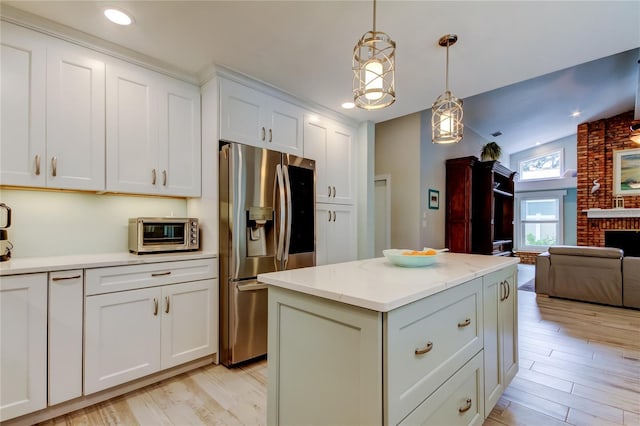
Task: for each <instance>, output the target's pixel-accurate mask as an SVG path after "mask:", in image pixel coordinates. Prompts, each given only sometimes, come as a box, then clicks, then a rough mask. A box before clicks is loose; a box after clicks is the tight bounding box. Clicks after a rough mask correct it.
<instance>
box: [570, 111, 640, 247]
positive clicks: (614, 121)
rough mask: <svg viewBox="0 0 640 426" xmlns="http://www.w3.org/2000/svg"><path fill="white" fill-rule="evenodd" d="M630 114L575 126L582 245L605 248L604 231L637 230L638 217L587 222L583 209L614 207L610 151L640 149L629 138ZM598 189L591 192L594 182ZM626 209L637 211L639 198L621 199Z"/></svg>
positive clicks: (579, 230) (638, 227)
mask: <svg viewBox="0 0 640 426" xmlns="http://www.w3.org/2000/svg"><path fill="white" fill-rule="evenodd" d="M636 122H637V121H633V111H629V112H626V113H623V114H620V115H616V116H615V117H610V118H607V119H603V120H598V121H593V122H591V123H583V124H580V125H579V126H578V146H577V153H578V177H577V180H578V182H577V184H578V191H577V192H578V200H577V208H578V229H577V240H578V245H581V246H599V247H602V246H604V231H605V230H607V229H640V218H624V219H611V218H607V219H588V218H587V214H586V213H583V212H582V211H583V210H586V209H590V208H600V209H610V208H613V151H617V150H623V149H635V148H640V145H638V144H636V143H634V142H632V141H631V140H630V139H629V134H630V133H631V131H630V129H629V127H630V126H631V124H632V123H636ZM594 179H600V180H599V181H598V182H599V183H600V189H599V190H598V191H597V192H595V193H593V194H592V193H591V188H592V186H593V180H594ZM624 206H625V208H640V196H626V197H624Z"/></svg>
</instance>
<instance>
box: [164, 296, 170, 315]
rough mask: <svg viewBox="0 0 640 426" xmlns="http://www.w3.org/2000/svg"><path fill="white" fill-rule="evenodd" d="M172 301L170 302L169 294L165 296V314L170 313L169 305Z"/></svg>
mask: <svg viewBox="0 0 640 426" xmlns="http://www.w3.org/2000/svg"><path fill="white" fill-rule="evenodd" d="M170 303H171V302H170V299H169V296H165V297H164V306H165V308H164V313H165V314H168V313H169V305H170Z"/></svg>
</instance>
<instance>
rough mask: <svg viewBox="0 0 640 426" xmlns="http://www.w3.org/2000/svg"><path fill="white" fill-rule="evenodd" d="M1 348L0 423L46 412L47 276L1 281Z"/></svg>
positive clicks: (11, 277) (30, 275)
mask: <svg viewBox="0 0 640 426" xmlns="http://www.w3.org/2000/svg"><path fill="white" fill-rule="evenodd" d="M3 25H4V24H3ZM0 347H1V348H2V357H0V421H4V420H8V419H11V418H14V417H18V416H21V415H23V414H27V413H30V412H33V411H36V410H39V409H42V408H45V406H46V405H47V274H27V275H14V276H5V277H1V278H0Z"/></svg>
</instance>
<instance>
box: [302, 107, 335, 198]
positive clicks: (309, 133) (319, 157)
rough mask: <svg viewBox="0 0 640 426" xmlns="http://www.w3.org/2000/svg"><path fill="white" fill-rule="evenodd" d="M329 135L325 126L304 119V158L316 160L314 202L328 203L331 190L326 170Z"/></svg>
mask: <svg viewBox="0 0 640 426" xmlns="http://www.w3.org/2000/svg"><path fill="white" fill-rule="evenodd" d="M328 137H329V134H328V129H327V127H326V126H324V125H322V124H321V123H319V122H316V121H313V120H310V119H309V118H306V119H305V123H304V157H305V158H309V159H312V160H316V202H317V203H326V202H330V200H329V197H330V196H331V188H330V186H329V182H328V175H329V171H328V170H327V140H328Z"/></svg>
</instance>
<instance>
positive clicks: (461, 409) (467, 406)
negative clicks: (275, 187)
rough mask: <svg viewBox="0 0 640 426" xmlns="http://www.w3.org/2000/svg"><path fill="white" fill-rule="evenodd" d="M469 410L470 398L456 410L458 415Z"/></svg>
mask: <svg viewBox="0 0 640 426" xmlns="http://www.w3.org/2000/svg"><path fill="white" fill-rule="evenodd" d="M469 409H471V398H467V400H466V403H465V404H464V407H460V408H458V413H466V412H467V411H469Z"/></svg>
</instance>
